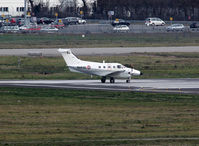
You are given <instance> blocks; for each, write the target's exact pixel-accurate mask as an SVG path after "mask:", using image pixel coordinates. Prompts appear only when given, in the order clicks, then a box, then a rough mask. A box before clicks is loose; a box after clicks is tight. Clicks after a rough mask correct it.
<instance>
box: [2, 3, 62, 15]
mask: <svg viewBox="0 0 199 146" xmlns="http://www.w3.org/2000/svg"><path fill="white" fill-rule="evenodd" d="M27 1H28V0H27ZM41 1H42V2H43V3H47V2H49V7H56V6H57V5H58V4H59V0H34V2H35V3H38V2H41ZM28 5H29V4H28ZM23 14H24V0H0V15H1V16H3V15H11V16H21V15H23Z"/></svg>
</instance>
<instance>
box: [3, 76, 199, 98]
mask: <svg viewBox="0 0 199 146" xmlns="http://www.w3.org/2000/svg"><path fill="white" fill-rule="evenodd" d="M0 86H15V87H33V88H63V89H82V90H104V91H127V92H131V91H135V92H154V93H178V94H199V78H198V79H132V80H131V83H126V82H125V80H116V82H115V83H114V84H113V83H109V81H108V80H107V82H106V83H101V81H100V80H0Z"/></svg>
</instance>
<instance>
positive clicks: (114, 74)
mask: <svg viewBox="0 0 199 146" xmlns="http://www.w3.org/2000/svg"><path fill="white" fill-rule="evenodd" d="M123 72H125V70H121V71H115V72H111V73H109V74H106V75H105V76H117V75H118V74H120V73H123Z"/></svg>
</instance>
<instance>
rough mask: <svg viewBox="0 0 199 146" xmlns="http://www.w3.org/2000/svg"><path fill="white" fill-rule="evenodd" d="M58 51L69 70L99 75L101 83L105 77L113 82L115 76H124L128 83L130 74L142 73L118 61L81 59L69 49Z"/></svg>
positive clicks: (104, 80)
mask: <svg viewBox="0 0 199 146" xmlns="http://www.w3.org/2000/svg"><path fill="white" fill-rule="evenodd" d="M58 51H59V52H60V53H61V54H62V56H63V58H64V60H65V62H66V64H67V66H68V68H69V70H70V71H72V72H79V73H86V74H89V75H96V76H100V77H102V78H101V82H102V83H105V82H106V78H107V77H109V78H110V83H115V78H126V79H127V80H126V82H127V83H129V82H130V80H131V76H132V75H135V76H139V75H142V73H141V72H140V71H138V70H135V69H133V68H128V67H125V66H123V65H122V64H119V63H105V62H104V61H103V63H99V62H90V61H83V60H80V59H78V58H77V57H76V56H74V55H73V54H72V52H71V50H70V49H59V50H58Z"/></svg>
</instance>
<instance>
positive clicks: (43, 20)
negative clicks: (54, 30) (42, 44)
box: [37, 17, 54, 24]
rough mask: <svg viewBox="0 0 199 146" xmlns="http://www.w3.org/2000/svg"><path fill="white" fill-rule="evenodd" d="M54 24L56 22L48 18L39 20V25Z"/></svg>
mask: <svg viewBox="0 0 199 146" xmlns="http://www.w3.org/2000/svg"><path fill="white" fill-rule="evenodd" d="M52 22H54V20H53V19H50V18H47V17H42V18H38V19H37V24H51V23H52Z"/></svg>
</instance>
